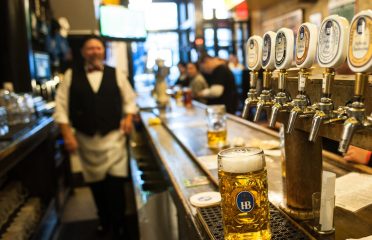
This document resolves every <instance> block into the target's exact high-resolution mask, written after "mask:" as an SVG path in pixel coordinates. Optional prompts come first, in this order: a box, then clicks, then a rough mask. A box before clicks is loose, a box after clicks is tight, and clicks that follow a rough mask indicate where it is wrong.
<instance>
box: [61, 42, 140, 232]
mask: <svg viewBox="0 0 372 240" xmlns="http://www.w3.org/2000/svg"><path fill="white" fill-rule="evenodd" d="M81 54H82V57H83V59H84V64H83V65H81V66H79V65H76V66H74V67H73V68H72V69H69V70H67V71H66V73H65V77H64V81H63V82H62V83H61V84H60V86H59V88H58V91H57V95H56V111H55V114H54V118H55V121H56V122H57V123H58V125H59V127H60V129H61V133H62V136H63V138H64V142H65V146H66V149H67V150H68V151H69V152H70V153H75V152H77V153H78V154H79V156H80V159H81V164H82V171H83V176H84V179H85V181H86V182H87V183H88V184H89V186H90V189H91V191H92V193H93V197H94V201H95V204H96V207H97V210H98V216H99V220H100V225H99V226H98V228H97V230H98V231H100V232H108V231H109V229H110V228H111V227H112V228H113V233H114V238H115V239H123V238H124V234H125V231H124V230H125V223H124V211H125V209H124V207H125V204H124V201H125V198H124V188H123V184H124V178H125V177H126V176H128V153H127V150H126V148H125V142H126V134H129V133H130V132H131V130H132V115H133V114H135V113H136V112H137V107H136V103H135V93H134V91H133V89H132V87H131V85H130V84H129V82H128V80H127V77H126V75H125V74H124V73H123V72H122V71H120V70H118V69H115V68H112V67H109V66H107V65H105V64H104V58H105V47H104V43H103V41H101V39H99V38H98V37H95V36H94V37H89V38H87V39H86V40H85V41H84V44H83V47H82V49H81ZM73 129H75V131H74V130H73Z"/></svg>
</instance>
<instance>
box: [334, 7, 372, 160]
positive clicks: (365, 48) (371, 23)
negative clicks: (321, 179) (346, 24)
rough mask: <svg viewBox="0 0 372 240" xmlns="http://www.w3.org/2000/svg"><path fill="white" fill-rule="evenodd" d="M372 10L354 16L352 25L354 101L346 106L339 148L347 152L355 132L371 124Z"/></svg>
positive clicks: (350, 51) (351, 46)
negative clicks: (367, 102)
mask: <svg viewBox="0 0 372 240" xmlns="http://www.w3.org/2000/svg"><path fill="white" fill-rule="evenodd" d="M371 32H372V11H371V10H366V11H362V12H360V13H358V14H357V15H355V16H354V18H353V20H352V23H351V25H350V35H349V49H348V52H347V54H348V61H347V62H348V65H349V67H350V69H351V70H352V71H353V72H355V85H354V98H353V102H352V103H351V104H350V105H349V106H347V107H346V114H347V119H346V121H345V122H344V127H343V131H342V135H341V140H340V144H339V148H338V150H339V151H340V152H342V153H345V152H346V151H347V149H348V147H349V144H350V141H351V138H352V136H353V134H354V132H355V131H356V130H358V129H360V128H361V127H362V126H363V125H371V121H370V120H372V119H371V118H372V115H371V116H369V117H368V118H367V119H366V118H365V105H364V102H363V101H364V95H365V93H364V91H365V89H366V85H367V83H368V75H367V74H366V73H367V72H371V71H372V45H371V39H372V36H371Z"/></svg>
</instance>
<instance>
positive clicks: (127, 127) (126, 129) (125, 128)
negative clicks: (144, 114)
mask: <svg viewBox="0 0 372 240" xmlns="http://www.w3.org/2000/svg"><path fill="white" fill-rule="evenodd" d="M132 129H133V123H132V115H131V114H129V115H127V116H126V117H125V118H123V119H121V121H120V130H121V131H122V133H123V134H129V133H130V132H131V131H132Z"/></svg>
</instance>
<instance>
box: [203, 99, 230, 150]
mask: <svg viewBox="0 0 372 240" xmlns="http://www.w3.org/2000/svg"><path fill="white" fill-rule="evenodd" d="M207 118H208V131H207V138H208V147H210V148H220V147H223V146H225V145H226V135H227V128H226V108H225V105H209V106H208V107H207Z"/></svg>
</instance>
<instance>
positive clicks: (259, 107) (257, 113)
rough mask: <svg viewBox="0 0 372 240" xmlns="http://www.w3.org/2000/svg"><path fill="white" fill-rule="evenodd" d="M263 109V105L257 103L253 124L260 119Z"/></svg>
mask: <svg viewBox="0 0 372 240" xmlns="http://www.w3.org/2000/svg"><path fill="white" fill-rule="evenodd" d="M263 107H264V105H263V103H262V102H258V104H257V108H256V114H255V115H254V119H253V121H254V122H257V121H258V120H259V119H260V116H261V113H262V109H263Z"/></svg>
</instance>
